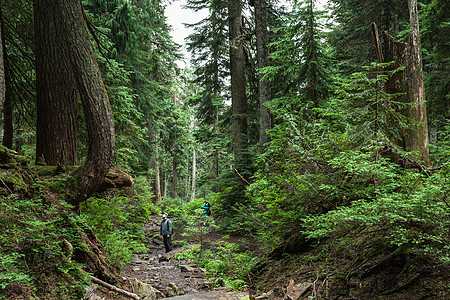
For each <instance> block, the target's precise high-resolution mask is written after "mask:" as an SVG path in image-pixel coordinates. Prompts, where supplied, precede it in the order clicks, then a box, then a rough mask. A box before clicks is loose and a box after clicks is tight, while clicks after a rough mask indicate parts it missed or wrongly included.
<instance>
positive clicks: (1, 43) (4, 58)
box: [0, 6, 14, 149]
mask: <svg viewBox="0 0 450 300" xmlns="http://www.w3.org/2000/svg"><path fill="white" fill-rule="evenodd" d="M5 45H6V43H5V28H4V25H3V15H2V10H1V6H0V113H2V108H3V141H2V144H3V146H5V147H7V148H9V149H12V147H13V137H14V129H13V111H12V91H11V72H10V70H9V69H10V67H9V65H8V54H7V53H6V47H5Z"/></svg>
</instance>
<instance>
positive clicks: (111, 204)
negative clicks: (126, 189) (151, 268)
mask: <svg viewBox="0 0 450 300" xmlns="http://www.w3.org/2000/svg"><path fill="white" fill-rule="evenodd" d="M81 210H82V212H83V214H82V217H83V219H84V220H85V221H86V223H87V224H88V225H89V226H91V227H92V228H93V229H94V231H95V232H96V234H97V236H98V237H99V239H100V240H101V241H102V242H103V243H104V244H105V249H106V250H107V251H108V253H109V257H108V259H109V260H110V262H111V263H112V264H114V265H116V266H119V267H120V266H123V265H125V264H126V263H128V262H130V261H131V258H132V254H133V253H137V252H142V251H145V250H146V248H145V245H144V241H143V240H142V237H143V223H144V222H146V221H148V218H149V213H150V212H151V206H149V202H148V200H147V201H136V199H135V198H133V197H126V196H122V195H121V194H120V193H118V194H105V195H104V196H103V197H102V198H98V197H91V198H89V199H88V200H86V202H85V203H84V204H83V205H82V207H81Z"/></svg>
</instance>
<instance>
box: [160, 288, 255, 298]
mask: <svg viewBox="0 0 450 300" xmlns="http://www.w3.org/2000/svg"><path fill="white" fill-rule="evenodd" d="M163 299H170V300H249V295H248V293H246V292H225V291H223V290H218V291H210V292H204V293H196V294H187V295H181V296H175V297H169V298H163Z"/></svg>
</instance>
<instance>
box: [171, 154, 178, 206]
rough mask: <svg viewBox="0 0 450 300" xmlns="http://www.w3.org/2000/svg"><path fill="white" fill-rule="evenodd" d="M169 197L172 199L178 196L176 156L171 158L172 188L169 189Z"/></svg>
mask: <svg viewBox="0 0 450 300" xmlns="http://www.w3.org/2000/svg"><path fill="white" fill-rule="evenodd" d="M175 153H176V151H175ZM170 197H172V198H174V199H175V198H176V197H178V160H177V157H176V156H174V158H173V159H172V190H171V191H170Z"/></svg>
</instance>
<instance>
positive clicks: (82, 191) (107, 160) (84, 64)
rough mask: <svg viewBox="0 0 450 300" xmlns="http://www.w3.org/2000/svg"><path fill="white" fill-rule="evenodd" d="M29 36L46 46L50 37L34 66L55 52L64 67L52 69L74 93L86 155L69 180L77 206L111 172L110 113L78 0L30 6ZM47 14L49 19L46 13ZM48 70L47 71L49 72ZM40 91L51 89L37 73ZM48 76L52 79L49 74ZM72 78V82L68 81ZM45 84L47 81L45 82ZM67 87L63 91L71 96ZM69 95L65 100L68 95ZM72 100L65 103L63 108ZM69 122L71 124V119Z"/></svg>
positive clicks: (52, 57) (71, 197)
mask: <svg viewBox="0 0 450 300" xmlns="http://www.w3.org/2000/svg"><path fill="white" fill-rule="evenodd" d="M34 7H35V13H34V16H35V28H36V31H35V34H36V40H37V41H41V40H44V41H47V38H48V34H55V33H54V32H53V31H54V30H56V27H58V28H60V29H61V31H58V32H59V34H55V40H54V41H50V40H49V41H48V42H49V44H47V45H46V47H48V51H44V50H43V49H40V50H39V51H38V54H39V55H37V56H36V60H37V64H39V65H40V66H42V68H37V70H41V71H40V72H42V70H43V68H44V67H43V66H45V64H46V63H48V62H55V57H60V56H58V55H60V54H58V53H63V54H61V55H63V56H62V57H61V58H62V59H64V60H65V61H63V62H61V64H63V65H64V66H66V67H67V69H65V70H58V71H57V72H61V73H58V74H59V75H60V76H63V75H66V76H68V79H69V82H70V83H71V84H76V85H75V87H76V90H77V91H78V92H79V94H80V98H81V103H82V107H83V112H84V115H85V119H86V128H87V133H88V143H89V146H88V156H87V159H86V163H85V164H84V166H83V167H81V168H79V169H78V172H77V173H76V179H75V180H73V181H71V182H70V184H69V188H71V189H72V191H73V193H71V194H70V195H69V196H68V197H69V199H68V200H69V201H70V202H71V203H73V204H74V205H76V206H78V205H79V203H80V202H81V201H83V200H85V199H86V198H87V197H89V196H90V195H91V194H92V193H94V192H95V191H96V190H97V189H98V187H99V186H100V185H101V183H102V181H103V179H104V177H105V175H106V173H107V171H108V170H109V168H110V167H111V164H112V159H113V155H114V127H113V119H112V113H111V108H110V104H109V100H108V95H107V94H106V90H105V87H104V85H103V81H102V78H101V75H100V71H99V68H98V65H97V62H96V60H95V56H94V51H93V47H92V44H91V41H90V37H89V33H88V29H87V24H86V20H85V18H84V14H83V9H82V6H81V3H80V1H79V0H67V1H66V0H56V1H50V0H42V1H35V2H34ZM47 12H51V13H52V14H47ZM50 71H52V70H51V69H50ZM40 76H42V77H41V79H40V80H42V81H43V82H42V83H41V87H43V86H45V87H47V88H51V87H50V86H49V85H48V82H44V79H43V78H45V77H44V76H43V75H42V74H41V75H40ZM52 76H53V75H52ZM72 78H75V82H72V81H71V80H72ZM48 80H52V79H51V78H49V79H48ZM75 87H72V86H68V88H69V90H70V91H72V90H73V88H75ZM69 96H71V95H69ZM69 101H72V100H71V99H69V100H67V102H66V103H67V104H68V103H72V104H74V103H73V102H69ZM73 121H74V120H73Z"/></svg>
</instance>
